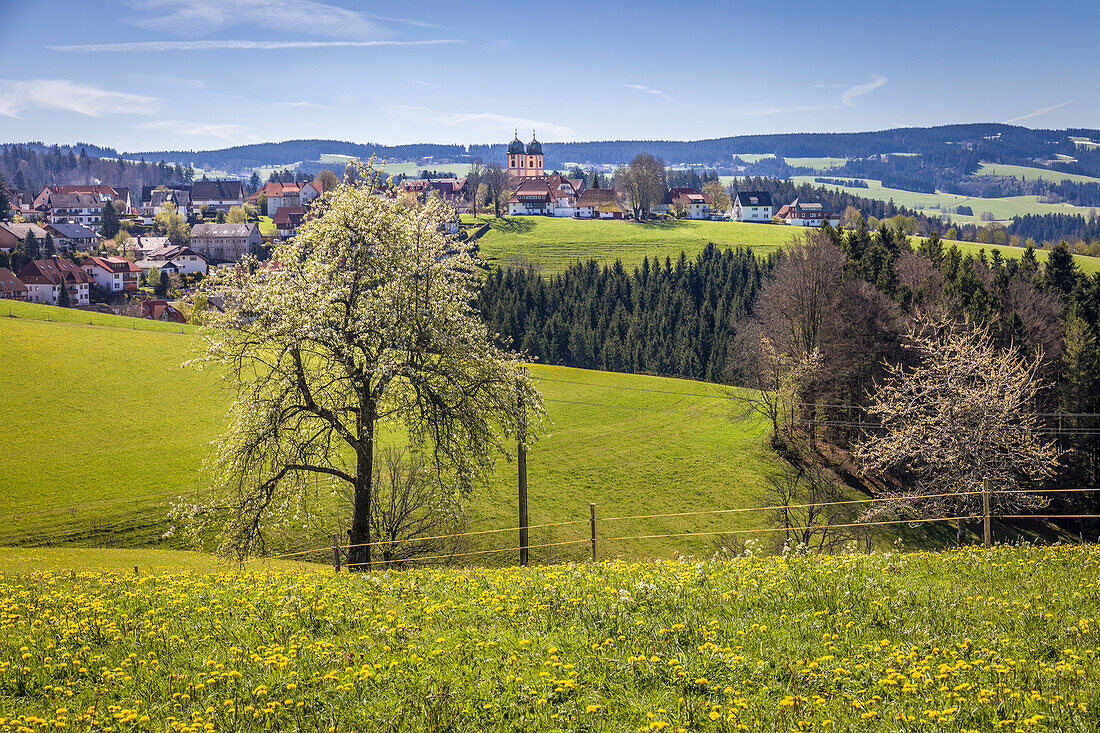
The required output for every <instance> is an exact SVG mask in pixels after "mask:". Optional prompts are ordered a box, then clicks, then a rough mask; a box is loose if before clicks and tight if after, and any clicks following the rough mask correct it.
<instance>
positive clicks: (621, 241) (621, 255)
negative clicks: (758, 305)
mask: <svg viewBox="0 0 1100 733" xmlns="http://www.w3.org/2000/svg"><path fill="white" fill-rule="evenodd" d="M480 219H481V220H482V221H485V222H488V223H489V226H490V229H489V231H488V232H486V234H485V235H484V236H483V237H482V238H481V239H480V240H479V244H480V246H481V254H482V256H484V257H486V258H488V259H489V260H491V261H493V262H495V263H497V264H500V265H516V266H526V265H528V264H533V265H535V266H536V267H538V268H539V269H540V271H541V272H543V273H544V274H552V273H555V272H561V271H562V270H564V269H565V268H566V267H567V266H568V265H570V264H572V263H573V262H575V261H577V260H578V259H580V260H587V259H595V260H597V261H598V262H600V263H601V264H611V263H613V262H614V261H615V260H622V262H623V265H624V266H626V267H627V268H634V267H635V266H637V265H640V264H641V263H642V259H643V258H645V257H647V256H648V257H653V256H658V257H662V258H664V257H671V258H672V259H673V260H675V259H676V258H677V257H679V256H680V252H681V251H684V252H686V253H687V256H688V257H689V258H694V257H695V255H696V254H698V253H699V252H700V251H702V249H703V248H704V247H705V246H706V245H707V243H708V242H713V243H714V244H716V245H718V246H719V247H722V248H725V247H752V248H754V249H757V250H758V251H759V252H760V253H766V252H770V251H772V250H775V249H777V248H778V247H780V246H782V245H783V244H786V243H787V242H788V241H789V240H790V238H791V236H792V231H791V229H790V228H789V227H781V226H775V225H772V224H743V223H738V222H722V221H686V220H685V221H675V220H667V221H654V222H634V221H586V220H581V219H564V218H562V219H559V218H554V217H545V216H513V217H503V218H501V219H496V218H494V217H491V216H482V217H480Z"/></svg>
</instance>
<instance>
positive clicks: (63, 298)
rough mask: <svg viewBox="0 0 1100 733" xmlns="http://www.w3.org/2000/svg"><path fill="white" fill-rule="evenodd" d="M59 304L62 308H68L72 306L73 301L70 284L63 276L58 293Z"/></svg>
mask: <svg viewBox="0 0 1100 733" xmlns="http://www.w3.org/2000/svg"><path fill="white" fill-rule="evenodd" d="M57 304H58V305H59V306H61V307H62V308H68V307H69V306H71V305H72V299H71V298H70V297H69V283H67V282H66V281H65V276H64V275H62V276H61V285H60V286H59V289H58V291H57Z"/></svg>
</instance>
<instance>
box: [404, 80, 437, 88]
mask: <svg viewBox="0 0 1100 733" xmlns="http://www.w3.org/2000/svg"><path fill="white" fill-rule="evenodd" d="M406 81H408V82H409V83H410V84H415V85H417V86H418V87H428V88H430V89H438V88H439V85H438V84H436V83H435V82H431V81H421V80H420V79H406Z"/></svg>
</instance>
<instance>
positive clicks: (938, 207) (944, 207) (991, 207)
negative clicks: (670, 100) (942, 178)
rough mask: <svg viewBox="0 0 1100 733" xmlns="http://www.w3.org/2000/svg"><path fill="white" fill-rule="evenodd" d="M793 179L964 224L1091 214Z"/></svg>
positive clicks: (878, 185) (1011, 200)
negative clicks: (962, 210) (989, 218)
mask: <svg viewBox="0 0 1100 733" xmlns="http://www.w3.org/2000/svg"><path fill="white" fill-rule="evenodd" d="M792 180H794V181H796V182H798V183H809V184H812V185H824V186H827V187H829V188H832V189H835V190H837V191H847V192H848V193H851V194H854V195H856V196H863V197H864V198H872V199H880V200H882V201H889V200H891V199H892V200H893V201H894V203H895V204H898V205H900V206H906V207H908V208H910V209H916V210H917V211H921V212H924V213H925V214H928V215H929V216H943V217H945V218H948V219H950V220H951V221H954V222H959V223H964V224H978V225H982V224H986V223H988V222H984V221H982V220H981V214H982V212H983V211H990V212H993V217H994V219H996V220H997V221H1002V222H1006V221H1009V220H1010V219H1012V217H1014V216H1023V215H1025V214H1081V215H1083V216H1088V213H1089V210H1090V209H1089V207H1085V206H1072V205H1070V204H1045V203H1040V202H1039V197H1038V196H1006V197H1003V198H976V197H973V196H958V195H955V194H950V193H942V192H937V193H918V192H916V191H903V190H901V189H899V188H886V187H885V186H883V185H882V182H881V181H876V180H873V179H858V180H864V181H866V183H867V185H868V188H853V187H850V186H835V185H833V184H817V183H815V182H814V177H813V176H794V177H793V178H792ZM957 206H969V207H971V208H972V209H973V210H974V215H973V216H965V215H961V214H956V213H955V207H957Z"/></svg>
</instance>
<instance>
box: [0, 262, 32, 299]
mask: <svg viewBox="0 0 1100 733" xmlns="http://www.w3.org/2000/svg"><path fill="white" fill-rule="evenodd" d="M25 292H27V286H26V285H24V284H23V282H22V281H21V280H20V279H19V278H17V277H16V276H15V273H14V272H12V271H11V270H9V269H8V268H6V267H0V293H6V294H7V295H20V294H22V293H25Z"/></svg>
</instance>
